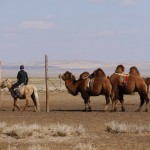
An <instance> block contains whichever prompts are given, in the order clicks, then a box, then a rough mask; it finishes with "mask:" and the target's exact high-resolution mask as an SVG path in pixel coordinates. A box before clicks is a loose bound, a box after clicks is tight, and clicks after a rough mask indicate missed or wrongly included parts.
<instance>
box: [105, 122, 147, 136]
mask: <svg viewBox="0 0 150 150" xmlns="http://www.w3.org/2000/svg"><path fill="white" fill-rule="evenodd" d="M106 129H107V131H110V132H115V133H135V134H138V133H144V132H150V124H149V125H147V126H146V125H134V124H127V123H118V122H116V121H112V122H108V123H106Z"/></svg>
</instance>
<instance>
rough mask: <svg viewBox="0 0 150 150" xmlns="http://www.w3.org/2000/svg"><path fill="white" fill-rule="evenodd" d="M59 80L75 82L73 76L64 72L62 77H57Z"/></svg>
mask: <svg viewBox="0 0 150 150" xmlns="http://www.w3.org/2000/svg"><path fill="white" fill-rule="evenodd" d="M59 78H61V79H63V80H64V81H66V80H73V81H74V80H76V78H75V76H74V75H73V74H72V73H71V72H69V71H66V72H65V73H64V74H63V75H59Z"/></svg>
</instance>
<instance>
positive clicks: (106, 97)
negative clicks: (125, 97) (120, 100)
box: [104, 95, 110, 112]
mask: <svg viewBox="0 0 150 150" xmlns="http://www.w3.org/2000/svg"><path fill="white" fill-rule="evenodd" d="M105 99H106V106H105V108H104V112H105V111H106V110H107V109H108V105H109V103H110V96H108V95H106V96H105Z"/></svg>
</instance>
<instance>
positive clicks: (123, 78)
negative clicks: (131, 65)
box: [117, 73, 129, 86]
mask: <svg viewBox="0 0 150 150" xmlns="http://www.w3.org/2000/svg"><path fill="white" fill-rule="evenodd" d="M117 74H118V73H117ZM118 75H119V76H120V79H119V82H120V85H121V86H125V85H127V82H128V79H129V74H118Z"/></svg>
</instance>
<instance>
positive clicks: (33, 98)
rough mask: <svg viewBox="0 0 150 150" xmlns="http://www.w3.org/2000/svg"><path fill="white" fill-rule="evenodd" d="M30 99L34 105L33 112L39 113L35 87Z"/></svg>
mask: <svg viewBox="0 0 150 150" xmlns="http://www.w3.org/2000/svg"><path fill="white" fill-rule="evenodd" d="M31 98H32V100H33V103H34V111H36V112H37V111H40V104H39V96H38V91H37V89H36V88H35V87H34V89H33V93H32V95H31Z"/></svg>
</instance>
